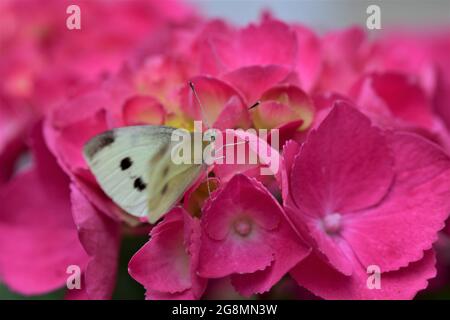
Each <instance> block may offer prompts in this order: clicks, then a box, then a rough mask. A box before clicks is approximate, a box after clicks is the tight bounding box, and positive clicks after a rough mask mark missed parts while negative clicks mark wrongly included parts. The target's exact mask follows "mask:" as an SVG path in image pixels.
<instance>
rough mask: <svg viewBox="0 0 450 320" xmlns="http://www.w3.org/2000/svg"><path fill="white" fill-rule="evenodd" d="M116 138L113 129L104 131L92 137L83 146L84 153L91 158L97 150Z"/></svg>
mask: <svg viewBox="0 0 450 320" xmlns="http://www.w3.org/2000/svg"><path fill="white" fill-rule="evenodd" d="M115 140H116V137H115V135H114V131H112V130H109V131H105V132H103V133H102V134H100V135H98V136H95V137H94V138H92V139H91V140H90V141H89V142H88V143H87V144H86V147H85V153H86V155H87V156H88V157H89V158H93V157H94V156H95V154H96V153H97V152H99V151H100V150H102V149H103V148H105V147H107V146H109V145H110V144H112V143H113V142H114V141H115Z"/></svg>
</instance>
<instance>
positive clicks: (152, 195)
mask: <svg viewBox="0 0 450 320" xmlns="http://www.w3.org/2000/svg"><path fill="white" fill-rule="evenodd" d="M174 130H176V129H175V128H172V127H165V126H150V125H148V126H131V127H123V128H117V129H113V130H110V131H106V132H104V133H102V134H99V135H97V136H95V137H94V138H92V139H91V140H90V141H88V143H87V144H86V145H85V147H84V156H85V159H86V161H87V163H88V164H89V167H90V169H91V171H92V172H93V174H94V175H95V177H96V179H97V181H98V183H99V184H100V186H101V188H102V189H103V191H104V192H105V193H106V194H107V195H108V196H109V197H110V198H111V199H112V200H113V201H114V202H115V203H116V204H117V205H118V206H120V207H121V208H122V209H123V210H125V211H126V212H128V213H130V214H131V215H133V216H137V217H145V216H147V217H148V220H149V222H150V223H155V222H156V221H157V220H158V219H159V218H161V216H163V215H164V214H165V213H166V212H168V211H169V210H170V209H171V208H172V207H173V206H174V205H175V204H177V202H178V201H179V200H180V198H181V197H182V196H183V193H184V192H185V191H186V190H187V189H188V188H189V187H190V186H191V185H192V184H193V183H194V182H195V181H196V180H197V178H198V177H199V176H200V175H201V174H202V173H203V172H205V171H206V169H207V166H206V165H205V164H204V163H201V164H195V163H192V164H175V163H174V162H173V161H172V160H171V153H172V149H173V148H174V147H175V143H174V142H172V141H171V135H172V133H173V131H174Z"/></svg>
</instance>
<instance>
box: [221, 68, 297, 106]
mask: <svg viewBox="0 0 450 320" xmlns="http://www.w3.org/2000/svg"><path fill="white" fill-rule="evenodd" d="M290 76H292V71H291V70H289V69H288V68H285V67H282V66H279V65H267V66H261V65H254V66H248V67H242V68H239V69H236V70H233V71H231V72H229V73H227V74H225V75H223V76H222V78H223V79H224V80H225V81H227V82H228V83H230V84H232V85H233V86H234V87H235V88H236V89H238V90H239V91H240V92H241V93H242V95H243V97H244V98H245V100H246V101H247V103H248V104H249V105H251V104H253V103H254V102H256V101H257V100H259V99H260V98H261V96H262V94H263V92H264V91H266V90H268V89H270V88H271V87H273V86H275V85H278V84H280V83H282V82H285V81H286V80H287V79H289V78H290ZM297 82H298V81H297ZM293 84H297V83H293Z"/></svg>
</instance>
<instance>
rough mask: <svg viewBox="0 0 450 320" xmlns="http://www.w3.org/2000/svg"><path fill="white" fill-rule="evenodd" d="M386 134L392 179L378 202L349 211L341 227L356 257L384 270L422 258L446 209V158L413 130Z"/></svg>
mask: <svg viewBox="0 0 450 320" xmlns="http://www.w3.org/2000/svg"><path fill="white" fill-rule="evenodd" d="M390 140H391V141H392V148H393V151H394V155H395V167H396V173H397V174H396V183H395V184H394V186H393V188H392V190H391V191H390V192H389V195H388V196H387V198H386V199H385V200H383V202H382V203H381V204H380V205H378V206H376V207H374V208H369V209H366V210H364V211H362V212H357V213H355V214H352V215H351V216H348V222H347V227H346V228H345V229H343V237H344V238H345V239H346V240H347V241H348V242H349V243H350V245H351V247H352V248H353V250H354V252H355V254H356V255H357V257H358V259H359V261H361V263H362V264H363V265H364V266H367V265H370V264H377V265H379V266H380V267H381V268H382V269H383V270H385V271H391V270H397V269H398V268H400V267H404V266H406V265H408V263H410V262H411V261H417V260H419V259H421V258H422V255H423V251H424V250H427V249H430V248H431V246H432V244H433V242H435V241H436V240H437V233H438V231H439V230H440V229H442V228H443V227H444V223H445V220H446V219H447V218H448V216H449V212H450V203H449V201H448V199H449V197H450V159H449V158H448V157H447V156H446V155H445V154H444V153H443V152H442V151H441V150H439V149H438V148H437V147H436V146H434V145H432V144H431V143H429V142H428V141H426V140H424V139H422V138H420V137H418V136H414V135H411V134H406V133H405V134H400V133H399V134H394V135H393V136H392V138H391V139H390Z"/></svg>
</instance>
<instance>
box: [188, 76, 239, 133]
mask: <svg viewBox="0 0 450 320" xmlns="http://www.w3.org/2000/svg"><path fill="white" fill-rule="evenodd" d="M191 81H192V83H193V84H194V86H195V90H196V92H197V94H198V96H199V99H200V101H201V102H202V105H203V108H204V112H205V114H204V115H202V109H201V107H200V105H199V104H198V102H197V100H196V99H195V96H194V94H193V93H192V90H191V88H190V87H189V86H188V85H186V86H185V87H184V88H183V89H182V90H181V92H180V94H181V105H182V108H183V111H184V112H185V113H186V114H187V115H188V116H189V117H191V118H192V119H196V120H203V121H207V124H209V125H210V126H212V124H214V123H215V122H216V121H217V120H219V116H220V115H221V114H222V111H223V110H224V108H225V107H226V106H227V105H228V104H230V105H231V107H232V110H234V112H236V111H239V110H240V111H239V113H240V114H242V115H245V113H246V109H247V106H245V104H244V103H243V100H242V98H241V97H240V95H239V93H238V92H237V91H236V90H235V89H234V88H233V87H231V86H230V85H228V84H226V83H225V82H223V81H221V80H219V79H216V78H212V77H208V76H198V77H195V78H193V79H191ZM228 107H230V106H228ZM227 116H228V115H227ZM203 117H206V119H203ZM247 117H248V116H247ZM237 120H239V118H238V119H235V121H237ZM239 122H241V121H239ZM239 122H237V123H235V124H234V125H236V126H238V125H239ZM227 124H228V123H227Z"/></svg>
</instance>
